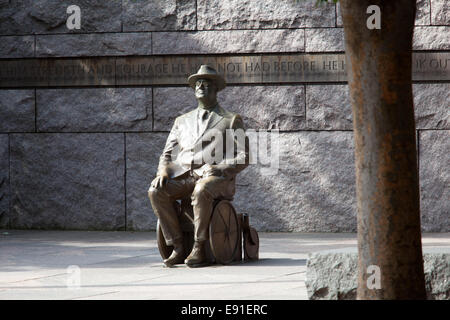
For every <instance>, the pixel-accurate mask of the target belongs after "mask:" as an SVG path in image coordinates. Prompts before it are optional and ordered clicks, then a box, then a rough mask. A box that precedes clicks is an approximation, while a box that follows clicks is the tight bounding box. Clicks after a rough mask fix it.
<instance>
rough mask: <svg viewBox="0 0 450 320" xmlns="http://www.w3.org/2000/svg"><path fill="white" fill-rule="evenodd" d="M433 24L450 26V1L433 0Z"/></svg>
mask: <svg viewBox="0 0 450 320" xmlns="http://www.w3.org/2000/svg"><path fill="white" fill-rule="evenodd" d="M431 24H433V25H446V26H450V3H449V2H448V1H447V0H431Z"/></svg>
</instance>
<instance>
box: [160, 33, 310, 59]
mask: <svg viewBox="0 0 450 320" xmlns="http://www.w3.org/2000/svg"><path fill="white" fill-rule="evenodd" d="M304 39H305V31H304V30H302V29H276V30H225V31H221V30H220V31H198V32H155V33H154V34H153V53H154V54H205V53H206V54H207V53H254V52H301V51H304V50H305V46H304Z"/></svg>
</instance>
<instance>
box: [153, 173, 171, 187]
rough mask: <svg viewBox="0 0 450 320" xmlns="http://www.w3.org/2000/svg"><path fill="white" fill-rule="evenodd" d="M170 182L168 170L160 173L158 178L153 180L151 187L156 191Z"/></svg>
mask: <svg viewBox="0 0 450 320" xmlns="http://www.w3.org/2000/svg"><path fill="white" fill-rule="evenodd" d="M168 180H169V174H168V173H167V170H161V171H160V172H158V175H157V176H156V178H155V179H153V181H152V183H151V186H152V187H153V188H155V189H156V188H158V187H162V186H163V185H164V184H166V183H167V181H168Z"/></svg>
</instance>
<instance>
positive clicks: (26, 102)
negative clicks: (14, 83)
mask: <svg viewBox="0 0 450 320" xmlns="http://www.w3.org/2000/svg"><path fill="white" fill-rule="evenodd" d="M34 100H35V98H34V90H0V119H2V121H0V132H33V131H34V130H35V124H34V120H35V119H34V118H35V115H34Z"/></svg>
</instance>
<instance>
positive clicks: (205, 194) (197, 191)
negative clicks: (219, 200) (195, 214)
mask: <svg viewBox="0 0 450 320" xmlns="http://www.w3.org/2000/svg"><path fill="white" fill-rule="evenodd" d="M198 199H210V200H213V199H212V197H211V193H210V192H209V191H208V189H207V188H206V185H205V184H203V183H199V184H197V185H196V186H195V188H194V191H193V192H192V196H191V200H192V205H195V204H196V203H197V200H198Z"/></svg>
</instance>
